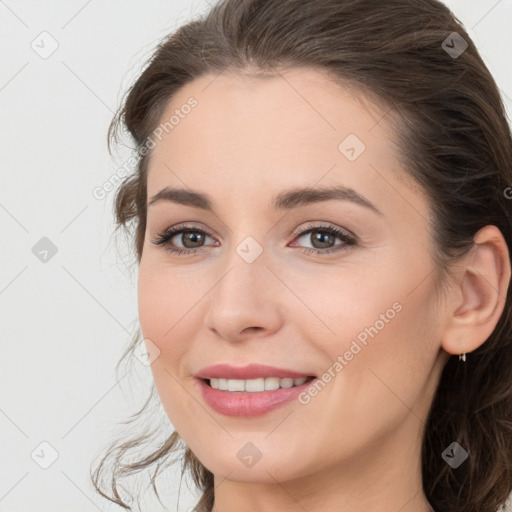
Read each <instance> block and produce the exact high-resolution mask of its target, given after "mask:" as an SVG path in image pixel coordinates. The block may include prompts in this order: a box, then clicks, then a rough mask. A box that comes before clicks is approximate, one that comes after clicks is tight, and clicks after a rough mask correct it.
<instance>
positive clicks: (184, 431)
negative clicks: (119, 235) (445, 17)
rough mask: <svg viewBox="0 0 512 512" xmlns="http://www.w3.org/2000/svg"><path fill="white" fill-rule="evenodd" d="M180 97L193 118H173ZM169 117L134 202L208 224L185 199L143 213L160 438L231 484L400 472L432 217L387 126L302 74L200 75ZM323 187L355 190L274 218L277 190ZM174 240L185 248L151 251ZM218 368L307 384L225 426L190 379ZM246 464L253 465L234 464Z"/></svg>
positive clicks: (145, 295)
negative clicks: (165, 431)
mask: <svg viewBox="0 0 512 512" xmlns="http://www.w3.org/2000/svg"><path fill="white" fill-rule="evenodd" d="M284 78H286V79H284ZM190 97H194V98H195V100H196V101H197V104H196V105H195V106H194V107H193V108H186V107H184V105H187V101H188V100H189V98H190ZM189 104H190V103H189ZM176 110H178V111H179V113H181V115H175V119H174V124H173V127H172V129H169V125H167V130H163V134H162V133H161V132H162V130H160V132H158V134H159V137H160V139H161V140H159V138H155V142H157V144H156V146H155V147H154V148H153V150H152V155H151V161H150V165H149V173H148V183H147V185H148V201H150V200H151V199H152V198H153V197H154V196H155V195H156V194H157V193H158V192H160V191H161V190H162V189H164V188H166V187H168V188H169V189H185V190H186V191H188V192H196V193H199V194H204V195H206V196H207V197H208V199H209V201H210V203H211V209H205V208H203V207H201V206H205V205H204V204H201V202H199V201H198V200H195V201H192V202H189V203H188V204H184V203H185V202H186V201H185V200H184V195H183V194H182V195H181V196H180V197H181V199H180V198H179V197H178V196H174V200H171V199H167V200H166V199H160V200H157V201H155V202H153V204H151V205H150V206H148V214H147V228H146V235H145V241H144V248H143V254H142V258H141V261H140V269H139V280H138V298H139V320H140V325H141V329H142V333H143V336H144V338H145V339H146V344H147V345H148V349H149V351H150V352H151V351H153V352H154V350H155V349H154V347H157V349H158V351H159V356H158V357H157V358H156V359H155V360H154V362H153V363H152V365H151V369H152V372H153V377H154V381H155V385H156V387H157V390H158V393H159V396H160V399H161V401H162V403H163V406H164V408H165V411H166V413H167V415H168V416H169V419H170V421H171V423H172V425H173V426H174V427H175V429H176V430H177V431H178V433H179V434H180V436H181V438H182V439H183V440H184V442H185V443H186V444H187V445H188V446H189V447H190V448H191V449H192V451H193V452H194V454H195V455H196V456H197V457H198V458H199V460H200V461H201V462H202V463H203V464H204V465H205V466H206V467H207V468H208V469H209V470H210V471H212V472H213V473H214V474H215V475H228V474H229V479H230V480H238V481H244V482H262V483H263V482H272V481H273V479H278V478H279V479H282V480H292V479H300V478H305V477H308V476H310V475H313V474H317V475H318V474H319V473H321V472H322V471H325V472H327V471H329V472H332V469H333V467H336V468H337V474H338V475H339V474H340V472H341V471H343V470H344V469H345V468H351V470H352V471H353V470H354V468H355V467H356V466H355V465H356V464H357V465H360V467H361V468H362V467H363V466H362V464H363V461H366V462H370V461H372V462H373V466H372V467H377V466H378V463H377V461H380V462H382V464H384V461H387V463H388V464H389V461H390V460H394V461H395V462H396V460H398V459H399V460H401V459H400V458H399V457H398V459H397V454H403V457H404V460H405V461H407V463H408V464H409V469H408V470H409V471H410V459H409V457H412V454H416V455H417V456H419V451H418V450H419V447H420V442H419V439H420V438H421V437H420V436H421V431H422V429H423V427H424V421H425V419H426V417H427V413H428V409H429V406H430V403H431V400H432V397H433V393H434V391H435V389H436V386H437V383H438V379H439V376H440V372H441V370H442V366H443V363H444V362H445V359H444V356H445V355H446V353H444V352H443V351H442V350H441V347H440V341H439V333H438V331H437V329H436V327H435V326H436V325H437V322H436V321H437V319H438V315H439V306H438V305H437V304H436V301H435V287H434V282H433V274H432V270H433V268H434V266H433V262H432V261H431V258H430V257H429V250H430V248H431V243H432V242H431V238H430V232H429V229H428V220H429V217H430V213H429V205H428V203H427V201H426V199H425V197H424V196H422V195H421V192H420V191H419V190H418V188H417V187H414V186H412V184H411V182H410V181H409V179H408V177H407V175H406V173H405V170H404V169H402V168H401V167H400V164H399V162H398V158H397V155H396V152H395V148H394V146H393V145H392V143H391V140H390V136H391V130H390V128H389V126H388V125H387V124H386V119H385V118H384V117H383V116H384V115H385V113H386V110H385V109H384V107H379V106H377V105H376V104H375V105H374V104H371V103H370V102H369V101H365V102H361V101H358V100H357V99H356V98H355V97H354V96H352V95H351V94H350V93H349V91H348V90H346V89H344V88H342V87H341V86H340V85H337V84H335V83H333V82H331V81H329V79H328V78H327V77H326V76H324V75H322V74H320V73H319V72H318V71H314V70H307V69H300V70H299V69H295V70H293V71H288V72H287V73H286V74H285V75H283V77H281V76H277V77H273V78H268V77H267V78H264V79H261V78H260V79H258V78H251V77H247V76H244V77H242V76H235V75H230V74H228V73H223V74H221V75H220V76H218V77H216V78H215V77H214V76H207V77H203V78H201V79H198V80H196V81H194V82H192V83H189V84H187V85H186V86H184V87H183V88H182V89H181V90H180V92H179V93H178V94H177V95H176V96H175V97H174V98H173V99H172V101H171V102H170V103H169V104H168V106H167V109H166V110H165V112H164V114H163V115H162V117H161V122H162V123H165V122H166V121H168V120H169V119H170V118H171V116H172V115H173V114H176V112H175V111H176ZM176 120H177V121H176ZM331 187H344V188H345V189H347V190H351V191H352V192H351V193H350V194H347V193H342V192H340V190H341V188H340V189H338V192H337V193H336V194H334V195H331V196H329V197H327V198H326V197H325V196H324V197H320V196H318V195H317V196H315V197H314V199H315V200H314V201H307V199H308V197H309V199H312V197H313V196H312V195H311V194H310V195H309V196H308V194H307V193H306V194H302V195H296V196H291V197H289V198H288V199H289V200H288V201H280V202H279V204H278V206H279V207H278V208H276V207H274V201H275V199H276V198H277V197H278V196H280V197H281V198H282V194H286V193H288V192H290V191H291V190H296V189H305V190H306V191H309V192H312V191H315V190H316V189H320V188H322V189H327V188H331ZM171 227H175V228H177V229H178V228H181V229H183V228H188V232H183V231H182V232H179V233H177V234H176V233H174V234H171V235H170V237H168V239H167V241H166V242H165V243H162V244H156V243H155V242H156V241H157V239H158V238H159V236H161V235H162V233H163V232H165V231H166V230H168V228H171ZM173 250H174V251H173ZM178 251H181V253H180V254H179V253H178ZM150 346H151V348H150ZM217 363H226V364H229V365H232V366H234V367H245V366H246V365H249V364H254V363H258V364H262V365H270V366H274V367H278V368H282V369H287V370H292V371H295V372H298V373H299V374H304V375H307V376H315V377H316V380H314V381H311V382H306V383H305V384H304V385H302V386H301V393H300V395H297V396H296V397H295V398H293V399H291V400H287V401H284V402H283V403H281V405H280V406H279V407H276V408H274V409H272V410H265V409H262V410H260V409H258V410H256V409H254V408H252V409H251V408H250V407H249V406H247V405H244V406H243V407H242V408H241V410H239V411H238V412H239V414H238V415H232V414H226V413H225V412H219V410H217V409H216V408H215V407H212V406H211V404H210V403H209V402H208V401H206V400H205V398H204V397H203V393H202V386H204V385H205V384H204V382H203V380H202V379H199V378H198V377H197V374H198V373H199V372H200V371H201V370H202V369H203V368H205V367H207V366H210V365H214V364H217ZM315 390H316V391H315ZM214 393H216V395H217V396H218V395H219V393H221V394H223V396H224V397H225V396H227V395H228V394H229V393H231V395H230V396H231V397H232V399H231V398H228V400H231V404H232V405H233V403H235V405H234V407H235V408H236V407H237V406H236V403H238V402H236V400H238V397H239V396H240V394H238V395H237V396H234V395H235V394H236V392H235V391H217V392H214ZM265 393H267V392H265ZM270 393H273V394H274V395H275V396H277V393H279V392H276V391H273V392H270ZM255 394H257V393H255ZM255 394H253V396H254V395H255ZM267 395H268V393H267ZM246 396H247V395H246ZM233 400H234V402H233ZM246 402H251V399H249V400H247V401H246ZM246 402H244V403H245V404H246ZM260 402H262V403H263V405H265V404H266V402H265V400H263V401H259V402H258V400H257V399H253V401H252V402H251V403H252V404H253V406H254V407H256V405H255V404H257V403H260ZM224 405H225V406H226V404H224ZM227 406H229V404H228V405H227ZM227 406H226V407H227ZM244 411H245V412H244ZM250 411H252V415H249V413H250ZM255 411H256V412H255ZM258 411H259V413H258ZM261 411H263V413H261ZM297 447H300V451H299V450H298V449H297ZM400 447H402V448H400ZM247 454H249V455H251V456H253V458H255V459H259V460H257V462H256V463H254V464H246V463H244V460H245V459H244V456H246V455H247ZM254 456H255V457H254ZM283 461H289V463H286V464H283ZM380 462H379V463H380ZM404 471H405V470H404Z"/></svg>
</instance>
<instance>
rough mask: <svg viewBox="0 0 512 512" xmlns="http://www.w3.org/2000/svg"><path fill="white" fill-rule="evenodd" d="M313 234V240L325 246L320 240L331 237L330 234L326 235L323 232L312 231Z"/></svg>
mask: <svg viewBox="0 0 512 512" xmlns="http://www.w3.org/2000/svg"><path fill="white" fill-rule="evenodd" d="M314 233H315V236H314V240H315V241H319V242H320V243H321V244H322V243H324V244H325V241H322V238H324V237H327V238H330V237H332V236H333V235H332V234H331V233H327V232H325V231H322V232H319V231H314ZM327 245H328V242H327ZM321 247H325V245H323V246H321Z"/></svg>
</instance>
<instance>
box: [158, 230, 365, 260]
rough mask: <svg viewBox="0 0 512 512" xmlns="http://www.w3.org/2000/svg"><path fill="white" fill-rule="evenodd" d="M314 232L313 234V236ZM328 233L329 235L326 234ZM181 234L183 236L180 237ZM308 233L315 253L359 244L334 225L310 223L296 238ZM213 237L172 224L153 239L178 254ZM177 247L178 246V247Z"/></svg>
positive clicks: (308, 250)
mask: <svg viewBox="0 0 512 512" xmlns="http://www.w3.org/2000/svg"><path fill="white" fill-rule="evenodd" d="M311 234H313V236H311ZM326 234H327V236H326ZM178 235H181V238H180V237H178ZM307 235H310V237H309V238H310V240H311V241H312V243H313V244H314V245H317V246H318V248H315V247H314V248H308V247H306V248H304V252H306V253H314V254H326V253H331V252H337V251H344V250H347V249H348V248H349V247H350V246H354V245H357V240H356V237H354V236H353V235H350V234H348V233H347V232H345V231H342V230H341V229H339V228H337V227H334V226H319V225H311V224H310V225H308V226H306V229H305V230H302V231H300V232H299V234H298V235H297V237H296V239H301V238H303V237H305V236H307ZM207 237H208V238H211V235H210V234H209V233H208V232H207V231H205V230H204V229H201V228H199V227H197V226H193V225H186V226H183V225H182V226H172V227H170V228H167V229H165V230H164V231H163V232H161V233H159V234H158V235H157V237H156V239H154V240H152V243H153V244H155V245H162V246H164V247H165V249H166V250H167V251H169V252H171V253H174V254H177V255H190V254H194V253H196V252H198V251H203V250H205V248H204V246H202V245H201V244H204V242H205V239H206V238H207ZM173 238H177V239H178V240H180V241H181V243H182V244H183V245H182V247H180V246H179V245H178V246H176V245H175V244H174V243H172V244H171V243H170V242H171V241H172V239H173ZM336 238H338V239H340V240H341V241H342V243H341V244H338V245H334V246H331V245H330V244H331V243H332V242H334V240H335V239H336ZM176 247H177V248H176Z"/></svg>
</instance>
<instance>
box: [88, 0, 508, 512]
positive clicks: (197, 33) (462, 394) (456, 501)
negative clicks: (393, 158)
mask: <svg viewBox="0 0 512 512" xmlns="http://www.w3.org/2000/svg"><path fill="white" fill-rule="evenodd" d="M453 32H457V33H458V35H459V36H460V37H462V39H463V40H464V41H465V43H466V44H467V48H466V49H465V50H464V51H462V53H461V54H460V55H454V54H450V53H449V48H462V46H461V44H462V43H461V40H460V39H453V37H454V36H453V34H452V33H453ZM455 37H456V36H455ZM447 38H448V39H447ZM450 38H451V39H450ZM445 40H446V41H448V43H443V41H445ZM454 41H455V42H454ZM457 45H458V46H457ZM294 67H310V68H315V69H318V70H323V71H326V72H327V73H328V74H329V76H330V77H332V79H333V80H338V81H339V82H340V83H341V84H343V85H347V84H349V85H350V86H351V87H352V88H353V90H356V91H361V92H364V93H365V94H366V95H367V96H366V97H373V98H378V99H379V100H380V101H382V102H383V104H385V105H388V109H389V110H388V115H389V118H390V119H392V121H393V124H392V125H393V130H394V133H395V135H396V138H395V139H394V140H395V143H396V144H397V150H398V154H399V156H400V159H401V163H402V164H403V168H404V169H406V170H407V171H408V172H409V174H410V176H411V177H412V179H413V181H412V182H413V183H417V184H418V185H419V186H420V187H421V189H422V190H423V191H424V192H425V193H426V195H427V197H428V199H429V202H430V205H431V209H432V212H433V222H432V226H431V229H432V233H433V237H434V244H433V248H432V252H433V254H432V256H433V258H434V261H435V262H436V264H437V267H436V271H437V272H438V275H439V276H440V277H441V281H440V282H441V284H444V283H445V280H444V278H445V277H446V276H447V275H448V273H449V272H450V267H449V265H450V264H451V263H453V262H455V261H457V259H458V258H459V257H461V256H463V255H465V254H466V253H467V252H468V251H469V250H470V249H471V247H472V246H473V236H474V234H475V233H476V232H477V231H478V230H479V229H480V228H482V227H484V226H486V225H489V224H490V225H495V226H497V227H498V228H499V229H500V231H501V233H502V234H503V236H504V238H505V241H506V243H507V246H508V247H509V250H510V248H512V216H511V209H510V205H509V203H508V200H507V197H506V194H505V190H506V189H507V187H508V186H510V185H511V184H512V138H511V133H510V126H509V124H508V122H507V119H506V115H505V109H504V106H503V103H502V100H501V98H500V94H499V91H498V88H497V86H496V83H495V82H494V80H493V77H492V76H491V74H490V72H489V70H488V69H487V67H486V66H485V64H484V62H483V61H482V59H481V57H480V55H479V53H478V51H477V49H476V48H475V46H474V44H473V42H472V41H471V39H470V37H469V35H468V34H467V32H466V31H465V30H464V28H463V27H462V24H461V23H460V21H459V20H458V19H457V18H456V17H455V16H454V15H453V14H452V12H451V11H450V10H449V9H448V8H447V7H446V6H445V5H444V4H442V3H441V2H440V1H437V0H387V1H386V2H375V1H374V0H223V1H220V2H219V3H217V4H216V5H214V7H213V8H212V9H211V10H210V12H209V13H207V14H206V15H205V16H204V17H203V18H199V19H196V20H193V21H191V22H189V23H187V24H186V25H184V26H182V27H181V28H179V29H178V30H177V31H175V32H174V33H173V34H171V35H170V36H169V37H168V38H167V39H166V40H165V41H163V42H162V43H161V44H160V45H159V46H158V47H157V49H156V51H155V53H154V55H153V56H152V57H151V59H150V60H149V62H148V63H147V66H146V67H145V70H144V71H143V72H142V74H141V76H140V77H139V78H138V79H137V80H136V82H135V83H134V84H133V85H132V87H131V89H130V90H129V91H128V93H127V96H126V99H125V101H124V104H123V105H122V107H121V108H120V109H119V110H118V112H117V114H116V116H115V118H114V119H113V121H112V124H111V126H110V129H109V147H110V142H111V141H116V142H118V136H117V134H118V132H119V127H123V128H124V127H126V128H127V130H128V132H129V134H130V135H131V137H132V138H133V140H134V141H135V144H136V149H137V150H138V157H137V161H138V165H137V169H136V171H135V172H134V173H133V175H131V176H129V177H128V178H127V179H126V180H125V181H124V182H123V183H122V185H121V186H120V187H119V189H118V190H117V192H116V197H115V204H114V207H115V216H116V221H117V227H116V231H117V228H119V227H121V226H123V227H124V228H125V230H126V231H128V230H129V228H132V227H133V228H134V231H135V232H134V236H133V238H132V240H133V241H134V249H135V252H136V254H137V260H138V261H140V258H141V254H142V247H143V240H144V234H145V228H146V201H147V197H146V194H147V190H146V177H147V174H146V173H147V166H148V159H149V157H150V154H151V153H147V154H143V153H141V151H140V150H141V148H143V147H144V145H145V144H146V141H147V139H148V137H149V136H150V135H151V133H152V131H153V130H154V129H155V127H156V125H157V123H158V120H159V118H160V116H161V114H162V112H163V109H164V108H165V107H166V105H167V104H168V102H169V100H170V99H171V98H172V97H173V95H174V94H175V93H176V92H177V91H178V90H179V89H181V88H182V87H183V86H184V85H185V84H187V83H189V82H191V81H192V80H194V79H196V78H199V77H202V76H204V75H205V74H218V73H221V72H223V71H230V72H231V71H236V72H239V73H244V72H245V71H247V70H249V69H251V70H253V69H257V70H261V72H262V73H266V74H268V75H271V74H272V73H274V74H277V73H278V72H277V69H276V68H280V69H286V68H294ZM131 233H132V232H131ZM130 236H132V235H130ZM511 311H512V302H511V299H510V289H509V288H508V289H507V297H506V304H505V309H504V312H503V314H502V315H501V317H500V320H499V322H498V324H497V326H496V328H495V330H494V332H493V333H492V335H491V336H490V337H489V338H488V340H487V341H486V342H485V343H484V344H482V345H481V346H480V347H479V348H478V349H477V350H475V351H474V352H472V353H471V354H468V356H467V361H466V362H459V361H458V358H457V357H454V356H452V357H450V358H449V359H448V361H447V363H446V365H445V367H444V370H443V373H442V375H441V378H440V382H439V386H438V389H437V391H436V394H435V396H434V400H433V403H432V407H431V410H430V414H429V417H428V419H427V422H426V425H425V430H424V438H423V446H422V460H421V463H422V475H423V487H424V492H425V495H426V497H427V499H428V500H429V502H430V504H431V505H432V506H433V507H434V509H435V510H436V511H437V512H494V511H496V510H497V509H498V508H499V507H500V506H501V505H503V504H504V503H505V501H506V500H507V497H508V496H509V494H510V492H511V490H512V335H511V332H512V329H511V327H512V325H511V322H512V316H511ZM139 335H140V332H137V333H135V336H134V338H133V340H132V343H131V344H130V346H129V347H128V348H127V350H126V352H125V353H124V355H123V357H122V358H121V361H123V359H125V358H126V357H127V356H129V355H130V354H132V352H133V350H134V348H135V346H136V344H137V343H138V342H139V341H140V339H141V337H140V336H139ZM121 361H120V362H119V364H120V363H121ZM119 364H118V367H119ZM154 391H155V389H154V387H153V389H152V390H151V395H150V397H149V399H148V401H147V402H146V404H145V405H144V407H143V408H142V409H141V410H140V411H139V412H138V413H137V415H135V416H134V417H138V416H139V415H140V414H142V413H143V412H144V411H145V410H146V409H147V408H146V406H147V405H148V403H149V402H150V400H151V399H153V398H154V397H155V394H154ZM132 418H133V417H132ZM151 435H152V434H149V435H143V436H140V437H138V438H136V439H133V440H130V441H127V442H124V443H122V444H121V443H118V444H115V445H113V446H112V447H111V448H110V449H109V451H108V453H107V454H106V456H105V457H104V458H103V459H102V461H101V463H100V464H99V466H98V467H97V468H96V470H95V472H94V475H92V474H91V478H92V480H93V483H94V486H95V488H96V489H97V491H98V492H99V493H100V494H101V495H102V496H104V497H106V498H108V499H109V500H111V501H113V502H115V503H117V504H119V505H122V506H124V507H125V508H127V509H129V510H132V509H131V507H130V506H129V505H128V504H127V503H126V502H125V501H124V500H123V499H122V498H121V496H120V495H119V492H118V479H119V478H121V477H125V476H128V475H130V474H134V473H137V472H139V471H141V470H142V469H148V468H150V467H151V466H153V465H155V464H156V465H157V467H156V470H155V472H154V474H153V475H152V477H151V483H152V485H153V489H154V491H155V493H156V495H157V496H158V491H157V489H156V486H155V479H156V477H157V475H158V473H159V471H160V470H162V469H165V468H166V467H168V466H170V465H171V464H172V463H174V460H170V457H171V456H172V455H176V454H177V453H178V451H179V450H181V449H182V450H184V454H183V456H182V457H181V458H180V457H178V458H177V459H176V460H180V461H181V462H182V463H183V467H182V476H183V474H184V473H185V472H186V471H187V470H189V471H190V474H191V476H192V477H193V480H194V483H195V485H196V486H197V488H198V489H199V491H200V492H201V493H202V494H201V498H200V500H199V502H198V504H197V506H196V510H197V511H198V512H210V511H211V510H212V507H213V501H214V494H213V474H212V473H211V472H210V471H209V470H207V469H206V468H205V467H204V466H203V465H202V464H201V463H200V462H199V460H198V459H197V458H196V457H195V456H194V454H193V453H192V452H191V451H190V449H188V448H187V447H186V446H185V445H184V443H183V442H182V441H181V439H180V437H179V435H178V434H177V432H175V431H174V432H173V433H172V434H171V435H170V436H168V438H166V440H165V441H164V442H163V444H161V446H159V448H158V449H157V450H153V452H152V453H150V454H149V455H147V456H146V457H142V458H139V459H138V460H137V459H136V460H135V462H130V463H125V462H123V460H124V459H123V458H124V457H125V455H126V454H127V453H128V452H129V451H130V450H132V449H135V448H138V447H140V446H142V445H143V444H144V443H148V442H149V441H150V440H151V439H152V437H151ZM453 441H456V442H458V443H459V444H460V445H461V446H462V447H463V448H464V449H465V450H466V451H467V452H468V453H469V457H468V459H467V460H466V461H465V462H464V463H463V464H462V465H461V466H459V467H458V468H457V469H453V468H451V467H449V466H448V464H447V463H446V462H445V461H444V460H443V458H442V457H441V454H442V452H443V451H444V450H445V448H446V447H447V446H448V445H450V444H451V443H452V442H453ZM110 456H112V457H113V459H114V462H113V463H114V468H113V470H110V472H109V470H107V460H108V458H109V457H110ZM104 475H109V477H110V478H109V483H110V485H111V493H110V495H108V494H106V493H105V492H107V491H105V492H104V491H103V490H102V489H101V488H100V480H101V477H102V476H104ZM108 492H110V491H108Z"/></svg>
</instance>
